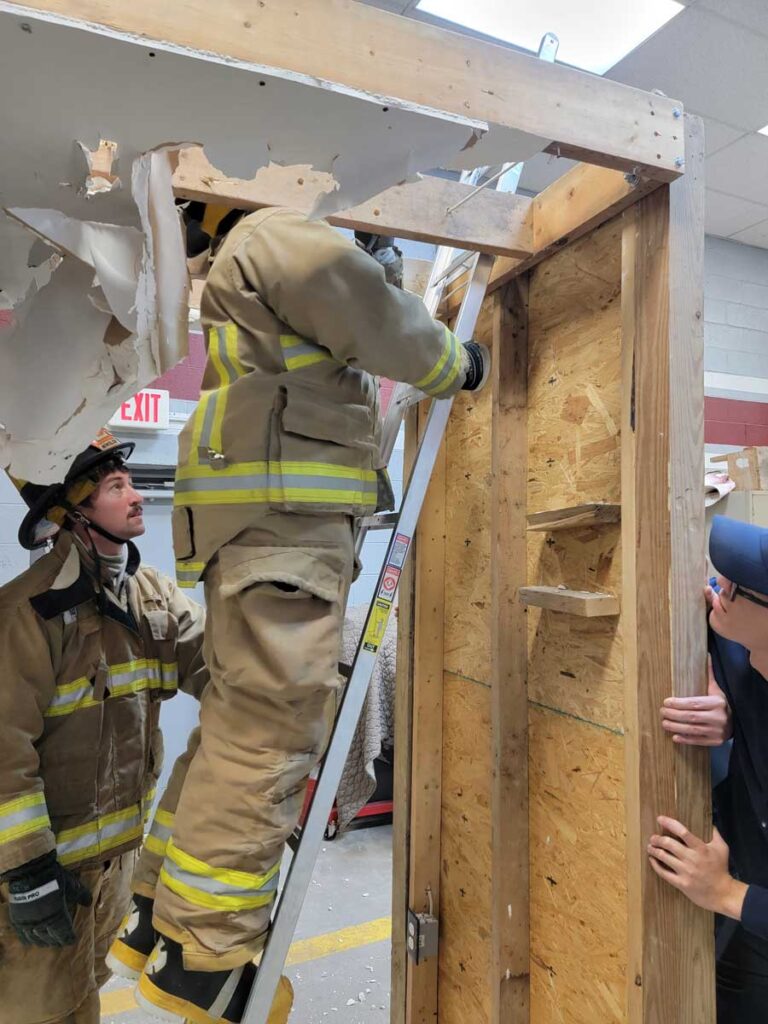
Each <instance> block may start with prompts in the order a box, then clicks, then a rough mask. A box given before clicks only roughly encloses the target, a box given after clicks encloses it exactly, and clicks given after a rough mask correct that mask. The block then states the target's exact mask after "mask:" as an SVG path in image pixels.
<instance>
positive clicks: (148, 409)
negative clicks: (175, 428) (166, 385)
mask: <svg viewBox="0 0 768 1024" xmlns="http://www.w3.org/2000/svg"><path fill="white" fill-rule="evenodd" d="M169 410H170V392H168V391H161V390H160V389H158V388H144V389H143V390H142V391H139V392H138V394H136V395H134V396H133V398H129V399H128V401H127V402H123V404H122V405H121V406H120V408H119V409H118V410H117V412H116V413H115V415H114V416H113V417H112V419H111V420H110V421H109V425H110V426H111V427H121V428H122V429H124V430H165V429H166V427H167V426H168V424H169V421H170V420H169Z"/></svg>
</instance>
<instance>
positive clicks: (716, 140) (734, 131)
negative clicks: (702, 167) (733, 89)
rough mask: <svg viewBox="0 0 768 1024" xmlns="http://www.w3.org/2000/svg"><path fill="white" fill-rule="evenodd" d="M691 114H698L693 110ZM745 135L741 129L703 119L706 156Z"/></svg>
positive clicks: (713, 120)
mask: <svg viewBox="0 0 768 1024" xmlns="http://www.w3.org/2000/svg"><path fill="white" fill-rule="evenodd" d="M689 109H692V108H689ZM692 113H698V111H696V110H695V108H694V109H692ZM761 127H762V125H761ZM746 134H747V133H746V132H745V131H744V129H743V128H734V127H733V125H731V124H723V122H722V121H716V120H715V119H714V118H712V117H705V118H704V139H705V142H706V146H707V156H712V154H713V153H716V152H717V151H718V150H719V149H723V148H724V147H725V146H730V145H731V143H732V142H735V141H736V140H737V139H740V138H741V137H742V136H743V135H746Z"/></svg>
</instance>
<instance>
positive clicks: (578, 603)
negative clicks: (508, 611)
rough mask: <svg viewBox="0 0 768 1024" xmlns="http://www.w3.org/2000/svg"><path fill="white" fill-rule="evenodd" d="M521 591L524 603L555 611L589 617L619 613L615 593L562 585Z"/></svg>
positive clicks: (526, 588)
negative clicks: (564, 587) (573, 588)
mask: <svg viewBox="0 0 768 1024" xmlns="http://www.w3.org/2000/svg"><path fill="white" fill-rule="evenodd" d="M519 593H520V600H521V601H522V602H523V604H527V605H532V606H533V607H535V608H547V609H549V611H553V612H567V613H568V614H570V615H581V616H583V617H584V618H587V619H592V618H597V617H598V616H606V615H618V614H619V600H618V598H617V597H614V596H613V594H596V593H592V592H591V591H587V590H565V589H563V588H562V587H521V588H520V591H519Z"/></svg>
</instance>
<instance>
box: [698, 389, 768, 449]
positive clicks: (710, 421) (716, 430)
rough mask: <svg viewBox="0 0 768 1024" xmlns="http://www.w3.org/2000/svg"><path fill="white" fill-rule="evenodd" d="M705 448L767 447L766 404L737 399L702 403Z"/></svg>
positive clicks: (711, 399)
mask: <svg viewBox="0 0 768 1024" xmlns="http://www.w3.org/2000/svg"><path fill="white" fill-rule="evenodd" d="M704 440H705V441H706V443H707V444H732V445H739V446H742V447H743V446H744V445H751V444H759V445H768V402H742V401H739V400H738V399H736V398H705V399H704Z"/></svg>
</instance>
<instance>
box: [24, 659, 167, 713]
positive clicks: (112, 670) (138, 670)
mask: <svg viewBox="0 0 768 1024" xmlns="http://www.w3.org/2000/svg"><path fill="white" fill-rule="evenodd" d="M108 672H109V674H108V680H107V687H108V691H109V692H108V694H107V695H106V697H105V699H106V700H111V699H114V698H117V697H125V696H127V695H128V694H131V693H141V692H142V691H144V690H152V689H160V690H176V689H177V688H178V666H177V665H176V663H175V662H160V661H159V659H157V658H149V659H147V658H140V659H138V660H136V661H126V662H122V663H121V664H119V665H109V666H108ZM132 674H136V678H133V679H127V678H122V677H126V676H131V675H132ZM92 690H93V688H92V686H91V682H90V680H88V679H86V677H85V676H81V677H80V678H79V679H75V680H73V681H72V682H69V683H61V684H60V685H58V686H57V687H56V691H55V693H54V695H53V698H52V700H51V703H50V705H49V706H48V707H47V708H46V710H45V712H44V717H45V718H57V717H60V716H62V715H70V714H72V712H74V711H82V710H83V709H85V708H93V707H98V706H99V704H101V703H103V701H100V700H95V699H94V697H93V693H92ZM68 697H69V698H71V699H69V700H68V699H67V698H68Z"/></svg>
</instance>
